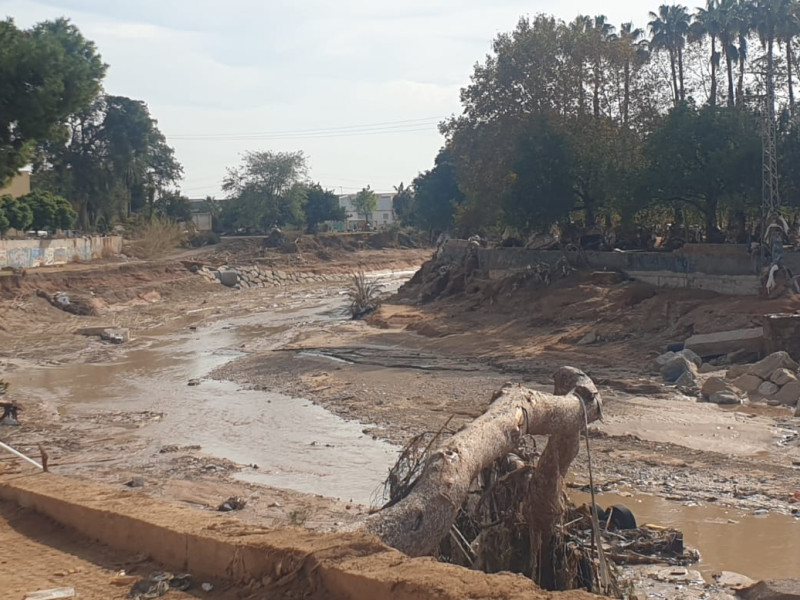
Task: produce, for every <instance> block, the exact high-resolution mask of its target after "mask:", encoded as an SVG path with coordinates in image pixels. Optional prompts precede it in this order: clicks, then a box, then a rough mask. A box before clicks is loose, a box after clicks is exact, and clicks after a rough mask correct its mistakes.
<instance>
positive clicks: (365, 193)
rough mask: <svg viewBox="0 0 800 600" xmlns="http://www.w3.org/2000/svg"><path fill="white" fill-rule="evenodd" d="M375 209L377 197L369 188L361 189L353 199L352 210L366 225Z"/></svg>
mask: <svg viewBox="0 0 800 600" xmlns="http://www.w3.org/2000/svg"><path fill="white" fill-rule="evenodd" d="M377 207H378V195H377V194H376V193H375V192H374V191H373V190H372V188H370V187H369V186H367V187H365V188H363V189H362V190H361V191H360V192H358V193H357V194H356V195H355V197H354V198H353V208H354V209H355V211H356V213H358V214H359V215H360V216H363V217H364V220H365V221H366V222H367V223H369V218H370V216H372V213H373V212H375V209H376V208H377Z"/></svg>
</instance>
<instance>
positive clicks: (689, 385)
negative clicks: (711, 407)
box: [675, 371, 700, 394]
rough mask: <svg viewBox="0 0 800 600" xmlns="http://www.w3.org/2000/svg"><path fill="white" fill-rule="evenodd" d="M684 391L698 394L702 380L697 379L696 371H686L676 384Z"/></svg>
mask: <svg viewBox="0 0 800 600" xmlns="http://www.w3.org/2000/svg"><path fill="white" fill-rule="evenodd" d="M675 385H677V386H678V387H679V388H680V389H681V390H682V391H684V392H686V393H690V394H696V393H697V392H698V391H699V388H700V380H699V379H698V378H697V372H696V371H686V372H685V373H684V374H683V375H681V376H680V377H679V378H678V381H676V382H675Z"/></svg>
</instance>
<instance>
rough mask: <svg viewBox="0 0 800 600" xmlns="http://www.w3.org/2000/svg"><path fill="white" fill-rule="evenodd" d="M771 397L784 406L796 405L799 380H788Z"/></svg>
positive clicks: (798, 399) (799, 400) (799, 385)
mask: <svg viewBox="0 0 800 600" xmlns="http://www.w3.org/2000/svg"><path fill="white" fill-rule="evenodd" d="M773 398H774V399H775V400H777V401H778V402H780V403H781V404H784V405H786V406H797V405H798V402H800V382H798V381H797V380H795V381H790V382H789V383H787V384H786V385H784V386H783V387H782V388H781V390H780V391H779V392H778V393H776V394H775V395H774V396H773Z"/></svg>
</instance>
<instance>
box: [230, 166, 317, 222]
mask: <svg viewBox="0 0 800 600" xmlns="http://www.w3.org/2000/svg"><path fill="white" fill-rule="evenodd" d="M307 170H308V167H307V164H306V157H305V155H304V154H303V153H302V152H270V151H264V152H247V153H245V155H244V157H243V159H242V164H241V165H239V166H238V167H233V168H229V169H228V173H227V175H226V176H225V179H224V181H223V184H222V189H223V190H224V191H225V192H227V193H228V194H229V198H230V199H229V201H228V202H226V203H225V208H224V209H223V215H222V221H223V224H224V225H225V226H226V227H232V228H238V227H256V228H259V229H261V230H262V231H266V230H268V229H270V228H272V227H275V226H283V225H286V224H287V223H294V224H301V223H302V222H303V218H304V213H303V207H304V205H305V203H306V197H307V192H308V190H307V189H306V186H305V185H303V183H304V180H305V176H306V172H307Z"/></svg>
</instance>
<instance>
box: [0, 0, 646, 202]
mask: <svg viewBox="0 0 800 600" xmlns="http://www.w3.org/2000/svg"><path fill="white" fill-rule="evenodd" d="M657 4H658V2H655V1H654V2H653V3H652V5H651V3H650V2H642V1H641V0H606V1H604V2H596V1H592V0H560V1H559V0H528V1H527V2H520V1H517V0H482V1H478V0H405V1H402V0H399V1H398V0H394V1H393V2H389V1H386V0H371V1H369V0H338V1H337V0H225V1H222V0H128V1H127V2H117V1H115V0H0V14H1V15H3V16H5V17H11V18H13V19H14V20H15V21H16V23H17V25H18V26H20V27H29V26H31V25H33V24H34V23H37V22H39V21H43V20H47V19H54V18H57V17H62V16H63V17H68V18H70V19H71V20H72V21H73V23H74V24H75V25H77V26H78V28H79V29H80V30H81V32H82V33H83V34H84V35H85V36H86V37H87V38H89V39H91V40H93V41H94V42H95V44H96V45H97V47H98V50H99V52H100V54H101V55H102V56H103V60H104V61H105V62H106V63H108V65H109V71H108V74H107V76H106V80H105V84H104V85H105V90H106V92H107V93H109V94H113V95H120V96H128V97H131V98H135V99H138V100H144V101H145V102H147V104H148V106H149V107H150V112H151V114H152V116H153V117H154V118H155V119H157V121H158V126H159V128H160V129H161V131H162V132H163V133H164V134H165V135H166V136H167V140H168V142H169V144H170V145H171V146H172V147H174V148H175V152H176V156H177V158H178V160H179V161H180V162H181V163H182V164H183V166H184V170H185V175H184V180H183V182H182V183H181V189H182V191H183V193H184V194H186V195H187V196H189V197H191V198H202V197H205V196H206V195H211V196H216V197H218V198H221V197H224V194H223V193H222V192H221V182H222V178H223V177H224V175H225V172H226V167H234V166H236V165H238V164H239V163H240V161H241V157H242V154H243V153H244V152H247V151H261V150H272V151H276V152H277V151H297V150H302V151H303V152H304V153H305V154H306V156H307V157H308V165H309V176H310V178H311V179H312V180H314V181H318V182H320V183H321V184H322V185H323V186H324V187H326V188H329V189H333V190H335V191H336V192H337V193H345V194H346V193H352V192H355V191H358V190H360V189H361V188H363V187H364V186H366V185H370V186H371V187H372V189H374V190H377V191H379V192H387V191H391V190H392V189H393V187H394V186H396V185H398V184H399V183H400V182H405V183H406V184H408V183H409V182H410V181H411V180H412V179H413V178H414V177H415V176H416V175H417V174H418V173H419V172H420V171H424V170H426V169H429V168H431V167H432V166H433V160H434V158H435V156H436V153H437V151H438V150H439V148H440V147H441V146H442V143H443V139H442V137H441V135H440V134H439V133H438V130H437V123H438V122H439V121H441V120H442V119H444V118H447V117H448V116H450V115H453V114H458V113H459V112H460V103H459V90H460V89H461V88H462V87H463V86H464V85H466V84H468V83H469V78H470V74H471V73H472V70H473V67H474V65H475V63H476V62H479V61H482V60H483V59H484V57H485V56H486V54H487V53H488V52H489V51H490V49H491V42H492V40H493V39H494V38H495V36H496V35H497V34H498V33H502V32H506V31H510V30H512V29H513V28H514V26H515V25H516V23H517V21H518V20H519V18H520V16H522V15H530V16H533V15H535V14H537V13H547V14H553V15H555V16H557V17H559V18H562V19H564V20H567V21H569V20H572V19H573V18H574V17H575V16H577V15H578V14H588V15H591V16H594V15H595V14H598V13H600V14H605V15H606V16H607V17H608V18H609V19H610V21H611V22H612V23H615V24H617V25H619V24H620V23H622V22H625V21H633V22H634V24H635V25H637V26H638V27H645V25H646V22H647V12H648V10H653V9H655V7H656V5H657Z"/></svg>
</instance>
